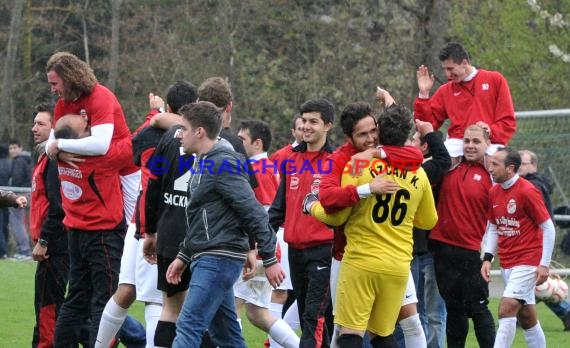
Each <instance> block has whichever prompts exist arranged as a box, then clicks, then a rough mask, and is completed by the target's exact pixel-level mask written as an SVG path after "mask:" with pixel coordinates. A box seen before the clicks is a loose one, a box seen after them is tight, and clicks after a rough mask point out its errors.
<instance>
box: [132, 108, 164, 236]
mask: <svg viewBox="0 0 570 348" xmlns="http://www.w3.org/2000/svg"><path fill="white" fill-rule="evenodd" d="M151 114H153V113H152V112H151V113H149V115H151ZM154 114H156V112H154ZM149 120H150V118H149V117H148V116H147V120H146V121H145V123H143V125H144V124H146V123H148V122H147V121H149ZM141 127H142V126H141ZM141 127H139V129H140V130H139V131H138V132H137V134H136V135H135V136H134V137H133V153H134V162H135V164H136V165H137V166H140V167H141V183H140V190H139V195H138V197H137V203H136V205H135V213H134V214H133V221H132V222H134V223H135V224H136V231H135V237H136V238H141V237H144V234H145V233H146V214H145V206H146V191H147V187H148V181H149V179H150V178H151V177H154V174H153V173H152V166H153V163H154V162H153V155H154V151H155V149H156V146H157V145H158V143H159V142H160V139H161V137H162V135H164V133H165V132H164V130H162V129H159V128H154V127H144V128H141Z"/></svg>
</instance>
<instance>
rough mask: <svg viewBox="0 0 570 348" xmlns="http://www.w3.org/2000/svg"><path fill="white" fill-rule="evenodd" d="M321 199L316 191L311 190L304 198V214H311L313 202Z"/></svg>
mask: <svg viewBox="0 0 570 348" xmlns="http://www.w3.org/2000/svg"><path fill="white" fill-rule="evenodd" d="M318 201H319V196H318V195H317V194H316V193H313V192H310V193H308V194H307V195H306V196H305V199H303V214H305V215H311V208H312V207H313V204H315V203H316V202H318Z"/></svg>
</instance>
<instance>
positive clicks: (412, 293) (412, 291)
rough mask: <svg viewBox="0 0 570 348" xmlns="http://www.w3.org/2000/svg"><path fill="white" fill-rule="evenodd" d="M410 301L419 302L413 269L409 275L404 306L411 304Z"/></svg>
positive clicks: (403, 300) (403, 301)
mask: <svg viewBox="0 0 570 348" xmlns="http://www.w3.org/2000/svg"><path fill="white" fill-rule="evenodd" d="M410 303H418V296H417V295H416V285H415V284H414V277H413V276H412V271H410V275H409V276H408V284H407V285H406V293H405V294H404V298H403V299H402V307H404V306H405V305H409V304H410Z"/></svg>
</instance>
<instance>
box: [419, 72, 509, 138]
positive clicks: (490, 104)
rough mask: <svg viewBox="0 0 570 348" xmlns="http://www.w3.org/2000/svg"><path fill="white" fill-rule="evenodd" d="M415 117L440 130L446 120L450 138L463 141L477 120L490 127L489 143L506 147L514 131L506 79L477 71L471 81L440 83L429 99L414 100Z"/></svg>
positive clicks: (497, 74) (494, 74) (495, 73)
mask: <svg viewBox="0 0 570 348" xmlns="http://www.w3.org/2000/svg"><path fill="white" fill-rule="evenodd" d="M414 117H415V118H416V119H419V120H422V121H428V122H431V124H433V127H434V129H439V128H440V127H441V125H442V124H443V122H444V121H445V120H446V119H448V118H449V120H450V121H451V123H450V125H449V129H448V130H447V132H448V134H449V137H450V138H457V139H462V138H463V132H464V131H465V129H466V128H467V127H468V126H470V125H472V124H474V123H477V122H478V121H483V122H485V123H487V124H488V125H489V126H490V127H491V142H492V143H493V144H502V145H507V144H508V142H509V140H511V138H512V137H513V135H514V133H515V130H516V120H515V111H514V107H513V99H512V97H511V92H510V90H509V85H508V84H507V80H506V79H505V78H504V77H503V75H501V74H500V73H498V72H496V71H488V70H482V69H479V70H477V74H476V75H475V77H473V79H471V80H470V81H464V82H461V83H456V82H453V81H450V82H447V83H445V84H443V85H442V86H441V87H439V88H438V90H437V91H436V92H435V93H434V95H433V96H432V97H431V98H429V99H423V98H416V100H415V102H414Z"/></svg>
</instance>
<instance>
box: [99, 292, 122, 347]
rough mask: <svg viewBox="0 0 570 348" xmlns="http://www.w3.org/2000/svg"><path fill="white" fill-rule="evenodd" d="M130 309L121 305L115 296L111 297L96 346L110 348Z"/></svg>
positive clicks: (105, 310) (103, 315) (101, 323)
mask: <svg viewBox="0 0 570 348" xmlns="http://www.w3.org/2000/svg"><path fill="white" fill-rule="evenodd" d="M127 312H128V309H125V308H122V307H121V306H119V305H118V304H117V303H116V302H115V299H114V298H112V297H111V298H110V299H109V301H108V302H107V304H106V305H105V309H104V310H103V314H102V315H101V322H100V323H99V331H98V332H97V341H96V342H95V348H108V347H109V345H110V344H111V341H112V340H113V338H115V335H116V334H117V332H118V331H119V329H120V328H121V325H123V322H124V321H125V318H126V317H127Z"/></svg>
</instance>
